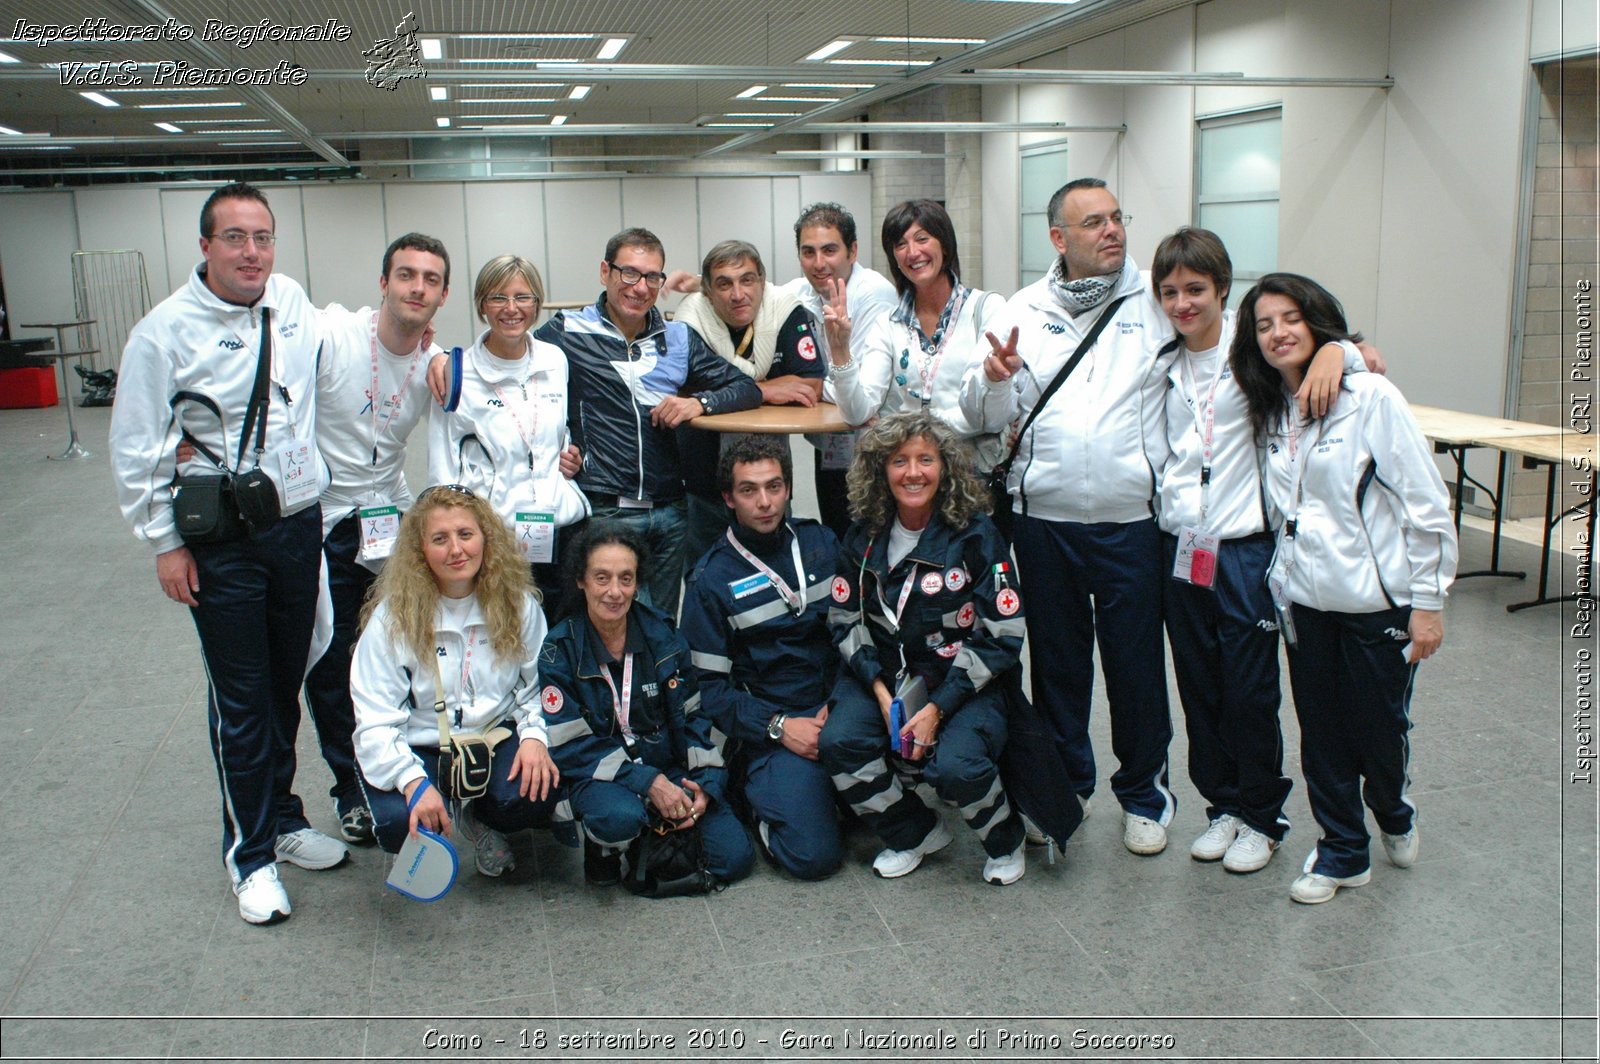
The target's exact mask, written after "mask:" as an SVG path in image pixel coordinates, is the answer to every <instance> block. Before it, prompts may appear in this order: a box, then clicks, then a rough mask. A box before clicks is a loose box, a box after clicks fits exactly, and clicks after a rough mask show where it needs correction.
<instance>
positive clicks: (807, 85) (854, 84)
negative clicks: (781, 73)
mask: <svg viewBox="0 0 1600 1064" xmlns="http://www.w3.org/2000/svg"><path fill="white" fill-rule="evenodd" d="M783 87H784V88H786V89H875V88H877V87H878V86H876V85H871V84H864V83H862V82H859V81H786V82H784V83H783Z"/></svg>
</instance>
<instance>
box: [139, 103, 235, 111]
mask: <svg viewBox="0 0 1600 1064" xmlns="http://www.w3.org/2000/svg"><path fill="white" fill-rule="evenodd" d="M243 106H244V104H242V103H239V102H238V101H236V100H232V101H230V100H215V101H212V102H209V103H142V104H140V105H139V110H141V111H180V110H193V109H194V108H197V107H243Z"/></svg>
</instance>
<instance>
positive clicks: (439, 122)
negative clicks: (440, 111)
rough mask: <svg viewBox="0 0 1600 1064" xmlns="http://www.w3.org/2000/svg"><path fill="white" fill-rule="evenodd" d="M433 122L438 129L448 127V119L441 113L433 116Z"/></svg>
mask: <svg viewBox="0 0 1600 1064" xmlns="http://www.w3.org/2000/svg"><path fill="white" fill-rule="evenodd" d="M433 124H434V125H436V126H438V127H439V128H440V129H448V128H450V120H449V119H448V118H446V117H444V116H443V115H440V116H439V117H438V118H435V119H434V120H433Z"/></svg>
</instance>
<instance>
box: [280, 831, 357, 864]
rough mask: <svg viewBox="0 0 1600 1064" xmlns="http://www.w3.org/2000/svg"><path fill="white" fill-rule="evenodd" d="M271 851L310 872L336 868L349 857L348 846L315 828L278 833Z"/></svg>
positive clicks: (282, 859) (281, 859)
mask: <svg viewBox="0 0 1600 1064" xmlns="http://www.w3.org/2000/svg"><path fill="white" fill-rule="evenodd" d="M273 852H274V854H275V855H276V856H277V858H278V860H280V861H288V862H289V863H290V864H292V865H299V866H300V867H301V868H304V869H306V870H308V871H311V872H321V871H323V870H324V869H327V868H338V867H339V866H340V865H342V864H344V863H345V861H346V860H348V859H349V857H350V847H348V846H346V845H345V844H344V843H342V842H340V841H339V840H338V839H336V838H333V837H332V836H331V835H324V834H323V833H322V832H320V831H318V830H317V829H316V828H301V829H300V830H299V831H291V832H289V834H287V835H279V836H278V842H277V844H276V845H275V846H274V847H273Z"/></svg>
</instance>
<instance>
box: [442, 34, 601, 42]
mask: <svg viewBox="0 0 1600 1064" xmlns="http://www.w3.org/2000/svg"><path fill="white" fill-rule="evenodd" d="M450 36H452V37H454V38H455V39H456V40H458V41H592V40H594V38H595V37H596V36H597V34H593V33H452V34H450Z"/></svg>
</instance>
